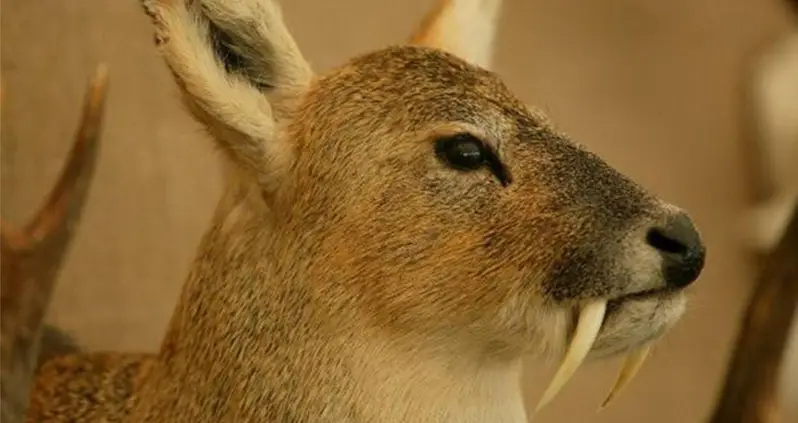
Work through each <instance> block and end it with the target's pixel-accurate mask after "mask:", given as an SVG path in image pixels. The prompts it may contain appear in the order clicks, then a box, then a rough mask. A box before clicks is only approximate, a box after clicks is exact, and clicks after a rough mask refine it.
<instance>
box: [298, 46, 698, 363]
mask: <svg viewBox="0 0 798 423" xmlns="http://www.w3.org/2000/svg"><path fill="white" fill-rule="evenodd" d="M290 128H291V129H290V131H291V138H292V139H293V140H296V143H297V144H296V150H295V152H296V153H295V157H296V162H295V166H294V167H293V168H292V172H291V174H290V176H289V179H290V180H292V181H297V183H296V185H293V184H286V186H289V187H290V188H289V189H293V190H296V192H295V193H294V194H295V196H291V197H292V198H296V199H297V200H296V202H295V203H293V204H290V205H286V207H285V209H287V210H293V209H299V210H312V211H313V213H300V214H303V215H308V216H313V219H312V222H310V223H307V222H306V223H305V224H304V225H303V226H304V227H305V228H307V230H309V231H312V233H313V235H312V236H311V238H312V239H314V240H317V241H318V243H319V251H320V253H319V256H318V257H317V260H318V261H317V263H316V265H315V267H316V268H318V269H319V272H320V273H325V274H329V275H331V276H332V277H330V278H329V280H330V281H331V283H334V284H336V285H337V286H338V288H337V289H342V290H343V289H347V290H351V292H352V293H351V294H349V295H345V294H339V296H342V297H347V298H352V299H357V302H358V303H357V304H351V305H352V306H354V307H361V308H363V309H364V310H368V312H367V313H364V314H369V317H370V318H373V319H375V321H377V322H379V323H378V324H380V325H389V326H393V328H392V329H396V330H400V331H409V332H414V331H430V332H432V333H435V334H440V333H450V332H457V334H458V336H462V337H464V338H463V339H467V340H468V341H473V342H475V343H481V345H484V346H490V347H493V348H495V347H496V346H506V347H512V348H517V349H527V348H530V347H533V346H536V345H539V344H540V343H541V342H549V343H553V344H560V345H552V346H554V347H559V346H561V345H562V342H563V341H564V340H565V339H566V338H567V335H568V334H570V332H571V331H572V330H573V325H574V324H575V322H574V321H573V318H574V317H575V316H578V313H579V309H580V307H581V306H582V305H584V304H585V303H589V302H595V301H601V302H606V303H607V309H608V310H607V313H606V315H605V316H604V324H603V326H602V329H601V331H600V333H599V335H598V338H597V340H596V343H595V345H594V348H593V351H594V354H596V355H602V354H609V353H615V352H619V351H624V350H627V349H630V348H635V347H638V346H640V345H642V344H644V343H647V342H650V341H651V340H653V339H655V338H657V337H658V336H659V335H661V334H662V333H663V332H664V331H665V330H666V328H668V327H669V326H670V325H672V324H673V323H674V321H675V320H676V319H677V318H678V317H679V316H680V315H681V313H682V310H683V308H684V299H683V294H682V288H684V287H685V286H687V285H688V284H690V283H691V282H692V281H693V280H695V278H696V277H697V276H698V274H699V272H700V270H701V267H702V265H703V260H704V247H703V245H702V243H701V239H700V237H699V235H698V233H697V232H696V231H695V229H694V228H693V226H692V223H691V222H690V219H689V218H688V217H687V216H686V215H685V214H684V213H683V212H681V211H679V210H678V209H677V208H675V207H673V206H669V205H667V204H665V203H663V202H661V201H659V200H657V199H656V198H654V197H653V196H652V195H650V194H648V193H646V192H645V191H644V190H643V189H642V188H640V187H639V186H637V185H636V184H634V183H633V182H632V181H630V180H629V179H627V178H626V177H624V176H623V175H621V174H620V173H618V172H617V171H615V170H614V169H612V168H611V167H610V166H608V165H607V164H606V163H605V162H604V161H602V160H601V159H600V158H598V157H597V156H595V155H594V154H591V153H589V152H587V151H586V150H584V149H583V148H581V147H579V146H578V145H576V144H575V143H573V142H572V141H571V140H569V139H568V138H567V137H566V136H565V135H562V134H560V133H558V132H556V131H555V130H554V129H553V128H552V127H551V126H550V124H549V123H548V122H547V121H546V119H545V118H544V117H543V116H541V115H540V114H538V113H535V112H533V111H531V110H529V109H528V108H527V107H526V106H524V104H523V103H521V102H520V101H519V100H518V99H517V98H515V97H514V96H513V95H512V94H511V93H510V92H509V91H508V90H507V88H506V87H505V86H504V85H503V84H502V83H501V81H500V80H499V78H498V77H497V76H496V75H494V74H493V73H491V72H488V71H486V70H483V69H481V68H478V67H476V66H473V65H470V64H468V63H466V62H464V61H462V60H460V59H458V58H456V57H454V56H452V55H449V54H446V53H442V52H439V51H436V50H432V49H427V48H423V47H396V48H389V49H387V50H382V51H379V52H376V53H372V54H369V55H366V56H363V57H360V58H358V59H356V60H354V61H353V62H351V63H350V64H348V65H346V66H344V67H342V68H340V69H338V70H335V71H333V72H331V73H330V74H329V75H325V76H323V77H321V78H319V79H318V80H317V81H316V82H315V83H314V84H313V87H312V88H311V89H310V91H309V92H308V94H307V96H306V98H305V102H304V103H303V105H302V106H301V107H300V108H299V112H298V114H297V116H296V118H295V119H294V121H293V122H292V123H291V125H290ZM320 216H321V217H320ZM333 275H334V276H333ZM319 278H322V279H323V277H322V275H321V274H320V275H319ZM342 286H343V287H342Z"/></svg>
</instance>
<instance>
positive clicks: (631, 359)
mask: <svg viewBox="0 0 798 423" xmlns="http://www.w3.org/2000/svg"><path fill="white" fill-rule="evenodd" d="M649 352H651V347H650V346H645V347H642V348H640V349H637V350H635V351H633V352H631V353H630V354H629V355H627V356H626V358H624V360H623V364H622V365H621V371H620V372H618V378H617V379H615V384H614V385H613V386H612V389H611V390H610V393H609V394H608V395H607V399H605V400H604V402H603V403H602V404H601V407H599V410H602V409H604V408H605V407H607V405H608V404H609V403H610V402H611V401H612V400H613V399H615V396H616V395H618V392H620V391H621V389H623V388H624V387H625V386H626V385H628V384H629V382H631V381H632V379H633V378H634V377H635V375H636V374H637V372H639V371H640V368H641V367H643V363H644V362H645V361H646V358H648V353H649Z"/></svg>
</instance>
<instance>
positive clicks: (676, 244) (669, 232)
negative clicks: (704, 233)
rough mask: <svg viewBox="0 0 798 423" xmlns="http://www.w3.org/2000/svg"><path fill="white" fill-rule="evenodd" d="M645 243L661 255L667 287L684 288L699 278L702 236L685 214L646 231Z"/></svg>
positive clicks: (702, 258)
mask: <svg viewBox="0 0 798 423" xmlns="http://www.w3.org/2000/svg"><path fill="white" fill-rule="evenodd" d="M646 242H647V243H648V244H649V245H650V246H651V247H653V248H655V249H656V250H657V251H658V252H659V253H660V255H661V256H662V272H663V276H664V277H665V282H666V283H667V284H668V286H671V287H674V288H683V287H685V286H687V285H689V284H691V283H693V282H694V281H695V280H696V279H698V275H699V274H700V273H701V271H702V270H703V268H704V259H705V255H706V252H705V248H704V243H703V241H702V240H701V235H699V234H698V231H697V230H696V228H695V226H694V225H693V222H692V220H691V219H690V218H689V217H688V216H687V215H686V214H684V213H681V214H678V215H676V216H673V217H671V219H670V220H669V221H668V223H667V224H665V225H663V226H657V227H653V228H651V229H649V230H648V232H647V233H646Z"/></svg>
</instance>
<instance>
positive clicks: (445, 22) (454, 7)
mask: <svg viewBox="0 0 798 423" xmlns="http://www.w3.org/2000/svg"><path fill="white" fill-rule="evenodd" d="M501 4H502V1H501V0H445V2H444V4H443V7H442V8H440V9H439V11H438V13H437V15H435V16H433V17H431V18H432V21H431V22H429V24H428V25H427V26H426V27H425V28H422V29H421V33H420V34H417V35H416V36H415V37H414V38H415V39H416V42H417V43H418V44H422V45H428V46H431V47H436V48H439V49H441V50H445V51H448V52H449V53H452V54H455V55H457V56H459V57H461V58H462V59H464V60H466V61H468V62H471V63H473V64H475V65H479V66H482V67H484V68H490V67H491V65H492V62H493V50H494V49H493V44H494V40H495V38H496V32H497V26H498V20H499V15H500V13H499V11H500V9H501Z"/></svg>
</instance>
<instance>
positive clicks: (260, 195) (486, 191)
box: [4, 0, 706, 423]
mask: <svg viewBox="0 0 798 423" xmlns="http://www.w3.org/2000/svg"><path fill="white" fill-rule="evenodd" d="M142 5H143V8H144V10H145V12H146V14H147V15H148V16H149V17H150V19H151V21H152V23H153V27H154V34H155V36H154V38H155V44H156V48H157V50H158V52H159V54H160V56H161V57H162V58H163V60H164V62H165V64H166V66H167V68H168V70H169V71H170V72H171V74H172V76H173V77H174V80H175V83H176V85H177V87H178V88H179V92H180V97H181V99H182V102H183V104H184V105H185V108H186V110H187V111H188V113H190V114H191V116H193V118H194V119H195V120H196V121H197V122H198V124H200V125H201V126H202V127H203V128H204V129H205V130H206V133H207V138H209V139H211V140H212V142H213V145H214V146H215V147H216V148H217V150H218V154H219V158H220V162H221V164H222V168H223V176H224V183H225V188H224V191H223V194H222V195H221V198H220V199H219V202H218V205H217V207H216V209H215V212H214V216H213V219H212V222H211V224H210V225H209V228H208V229H207V231H206V233H205V235H204V237H203V239H202V240H201V242H200V245H199V246H198V250H197V253H196V258H195V260H194V262H193V264H192V266H191V269H190V271H189V273H188V275H187V277H186V280H185V283H184V286H183V290H182V292H181V294H180V298H179V300H178V303H177V305H176V307H175V310H174V314H173V316H172V317H171V320H170V321H169V323H168V327H167V331H166V335H165V337H164V339H163V342H162V344H161V346H160V348H159V350H158V351H157V352H156V353H152V354H150V353H123V352H84V351H77V352H72V353H67V354H60V355H57V356H55V357H51V358H49V359H47V360H46V361H45V362H44V363H42V364H41V365H39V366H38V367H37V369H36V371H35V375H32V376H31V377H32V379H33V381H32V382H31V383H32V388H31V390H30V392H29V405H28V406H27V410H26V414H24V415H23V416H22V417H20V419H27V420H26V421H28V422H52V423H55V422H67V421H69V422H94V421H105V422H125V423H141V422H155V423H165V422H198V423H201V422H223V423H224V422H293V423H310V422H314V423H325V422H336V423H340V422H351V423H358V422H382V423H394V422H396V423H398V422H409V421H412V422H418V423H432V422H435V423H446V422H459V423H463V422H465V423H476V422H485V421H490V422H498V423H521V422H525V421H527V419H528V417H529V414H533V415H534V414H535V413H536V412H537V410H539V409H540V408H541V407H543V406H545V405H546V404H548V403H550V402H551V401H552V400H553V399H554V398H555V396H556V394H557V393H558V392H560V391H561V389H562V388H563V387H564V386H565V385H566V383H567V382H568V381H569V380H570V378H571V377H572V375H573V374H574V373H575V372H576V371H577V370H578V368H579V367H580V365H581V364H582V363H584V362H585V361H587V360H600V359H603V358H606V357H611V356H619V355H623V356H625V357H626V358H625V360H624V363H623V365H622V368H621V371H620V373H619V376H618V379H617V380H616V382H615V384H614V386H613V387H612V389H611V391H610V394H609V396H608V401H605V405H606V404H607V403H608V402H609V400H612V399H613V398H616V397H617V396H616V394H617V393H618V392H620V390H621V389H622V388H623V387H624V386H626V385H628V383H629V381H630V380H631V379H632V378H633V376H634V375H635V374H636V373H637V371H638V370H639V369H640V367H641V365H642V364H643V362H644V361H645V358H646V357H647V355H648V353H649V351H650V350H651V349H652V348H653V347H654V346H655V345H656V343H657V341H658V340H660V339H662V337H663V336H664V335H665V334H666V333H667V332H668V331H669V330H670V329H671V328H672V327H673V326H674V325H675V324H676V323H677V321H678V320H679V318H680V317H681V316H682V315H683V314H684V312H685V309H686V304H687V295H688V287H690V286H691V285H692V284H693V282H695V281H696V280H697V279H698V278H699V276H700V274H701V272H702V269H703V267H704V264H705V260H706V247H705V244H704V241H703V239H702V236H701V234H700V232H699V230H698V229H697V227H696V225H695V224H694V222H693V220H692V218H691V217H690V215H689V214H688V212H687V211H685V210H684V209H683V208H680V207H678V206H676V205H673V204H671V203H669V202H666V201H665V200H663V199H661V198H659V197H657V196H656V195H655V194H653V193H651V192H649V191H648V190H646V189H645V188H644V187H642V186H641V185H639V184H637V183H636V182H634V181H633V180H632V179H630V178H629V177H627V176H625V175H624V174H622V173H621V172H620V171H618V170H616V169H615V168H613V167H612V166H611V165H609V164H608V163H607V162H606V161H604V160H603V159H601V158H600V157H599V156H598V155H596V154H594V153H591V152H590V151H589V150H588V149H586V148H585V147H583V146H582V145H580V144H578V143H577V142H576V141H574V140H572V139H571V138H570V137H569V136H568V135H566V134H565V133H563V132H562V131H560V130H558V129H556V127H555V125H554V124H553V123H552V122H551V121H550V119H549V118H548V117H547V116H545V115H544V114H543V113H542V112H540V111H538V110H537V109H536V108H534V107H530V106H528V105H526V104H525V103H524V102H523V101H521V100H520V99H519V98H518V97H517V96H515V95H514V94H513V93H512V92H511V91H510V90H509V88H508V87H507V86H506V85H505V84H504V83H503V82H502V80H501V78H500V76H499V75H498V74H497V73H495V72H494V71H492V70H491V68H492V57H493V48H494V46H495V39H496V34H497V27H498V22H499V18H500V16H501V13H500V10H501V1H500V0H442V1H440V2H438V4H437V6H436V7H435V8H434V9H433V10H432V11H430V12H429V14H428V15H427V16H426V17H424V19H422V21H421V23H420V24H418V26H417V28H416V29H415V30H414V31H413V32H411V34H410V36H409V37H408V38H407V40H406V41H405V42H402V43H398V44H396V45H390V46H384V47H381V48H378V49H375V50H373V51H370V52H366V53H362V54H360V55H358V56H356V57H353V58H351V59H349V60H348V61H346V62H345V63H343V64H341V65H339V66H338V67H335V68H333V69H331V70H328V71H325V72H316V71H314V70H313V68H312V66H311V64H310V62H309V61H307V60H306V59H305V57H304V55H303V54H302V52H301V50H300V48H299V46H298V45H297V43H296V42H295V40H294V38H293V36H292V34H291V32H290V30H289V29H288V26H287V24H286V22H285V20H284V18H283V15H282V11H281V8H280V6H279V4H278V3H277V2H275V1H273V0H143V1H142ZM4 283H5V280H4ZM37 324H38V325H39V326H41V325H42V323H41V322H37ZM4 330H5V329H4ZM4 342H5V341H4ZM23 353H26V354H27V353H28V351H27V350H25V351H18V352H17V354H23ZM546 355H554V356H557V357H559V358H560V359H561V363H560V364H559V366H558V367H557V370H556V373H555V375H554V377H553V379H552V381H551V382H550V384H549V385H548V388H547V389H546V391H545V392H544V394H543V396H542V397H541V399H540V403H539V405H538V408H537V409H535V410H532V412H531V413H528V412H527V410H526V409H525V407H524V404H523V401H522V394H521V387H520V379H521V373H520V369H521V364H522V360H523V359H524V358H525V357H529V356H533V357H543V356H546ZM23 395H24V394H23ZM18 421H22V420H18Z"/></svg>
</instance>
